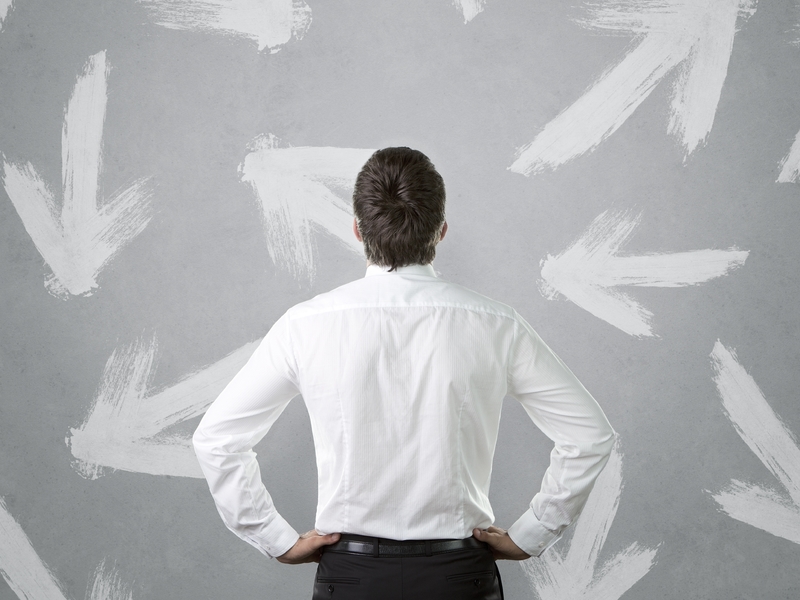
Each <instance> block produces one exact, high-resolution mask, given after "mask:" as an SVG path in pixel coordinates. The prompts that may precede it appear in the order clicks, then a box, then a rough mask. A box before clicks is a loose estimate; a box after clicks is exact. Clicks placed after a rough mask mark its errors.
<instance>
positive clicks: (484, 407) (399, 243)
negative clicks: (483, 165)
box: [194, 148, 614, 600]
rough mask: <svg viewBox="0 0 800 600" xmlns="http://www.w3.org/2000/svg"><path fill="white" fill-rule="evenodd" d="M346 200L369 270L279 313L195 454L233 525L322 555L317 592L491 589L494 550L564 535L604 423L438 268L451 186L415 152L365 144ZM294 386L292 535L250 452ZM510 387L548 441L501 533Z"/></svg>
mask: <svg viewBox="0 0 800 600" xmlns="http://www.w3.org/2000/svg"><path fill="white" fill-rule="evenodd" d="M353 208H354V212H355V219H354V222H353V232H354V234H355V236H356V238H358V240H359V241H362V242H363V244H364V250H365V253H366V256H367V259H368V262H367V272H366V276H365V277H364V278H363V279H360V280H357V281H354V282H351V283H349V284H346V285H343V286H341V287H339V288H336V289H334V290H333V291H331V292H328V293H326V294H321V295H319V296H316V297H315V298H312V299H311V300H308V301H306V302H302V303H300V304H298V305H296V306H294V307H292V308H291V309H289V310H288V311H287V312H286V313H285V314H284V315H283V316H282V317H281V318H280V319H278V321H277V322H276V323H275V324H274V325H273V327H272V328H271V329H270V331H269V333H268V334H267V335H266V337H265V338H264V340H263V341H262V342H261V344H260V345H259V346H258V348H257V349H256V351H255V353H254V354H253V356H252V357H251V358H250V360H249V361H248V363H247V364H246V365H245V366H244V367H243V368H242V370H241V371H240V372H239V373H238V374H237V375H236V377H234V379H233V380H232V381H231V382H230V384H229V385H228V386H227V387H226V388H225V390H224V391H223V392H222V393H221V394H220V396H219V398H217V400H216V401H215V402H214V404H212V406H211V407H210V408H209V410H208V412H207V413H206V415H205V416H204V417H203V420H202V421H201V423H200V425H199V427H198V428H197V431H196V432H195V435H194V446H195V450H196V452H197V457H198V459H199V461H200V465H201V467H202V468H203V472H204V473H205V476H206V478H207V479H208V483H209V487H210V489H211V493H212V495H213V497H214V500H215V502H216V504H217V508H218V510H219V513H220V515H221V516H222V519H223V521H224V522H225V524H226V525H227V526H228V527H229V528H230V529H231V530H232V531H233V532H234V533H236V535H238V536H239V537H241V538H242V539H244V540H245V541H247V542H249V543H250V544H252V545H253V546H255V547H256V548H258V549H259V550H260V551H261V552H263V553H264V554H266V555H268V556H271V557H276V558H277V559H278V560H279V561H280V562H283V563H302V562H311V561H316V562H319V566H318V569H317V577H316V581H315V585H314V595H313V598H314V599H315V600H317V599H321V598H332V597H333V598H342V599H377V600H395V599H397V600H399V599H402V598H414V599H415V600H428V599H433V598H446V599H449V598H487V599H489V598H491V599H498V598H502V597H503V596H502V584H501V582H500V575H499V571H498V570H497V567H496V565H495V560H497V559H509V560H524V559H526V558H529V557H530V556H538V555H539V554H541V553H542V552H543V551H544V550H545V549H547V548H548V547H549V546H550V545H551V544H553V543H554V542H555V541H556V540H557V539H558V538H559V537H560V536H561V534H562V532H563V530H564V529H565V528H566V527H567V526H568V525H569V524H570V523H571V522H572V521H574V519H575V518H576V517H577V515H578V514H579V513H580V511H581V509H582V508H583V505H584V503H585V502H586V498H587V496H588V494H589V492H590V490H591V488H592V486H593V485H594V481H595V479H596V478H597V476H598V474H599V473H600V471H601V470H602V468H603V466H604V465H605V463H606V461H607V460H608V455H609V453H610V451H611V446H612V444H613V439H614V431H613V429H612V428H611V426H610V425H609V423H608V421H607V420H606V418H605V415H604V414H603V411H602V410H601V409H600V407H599V406H598V405H597V403H596V402H595V401H594V399H593V398H592V397H591V395H590V394H589V393H588V392H587V391H586V390H585V389H584V387H583V386H582V385H581V384H580V382H579V381H578V380H577V379H576V378H575V376H574V375H573V374H572V373H571V372H570V371H569V369H568V368H567V367H566V366H565V365H564V364H563V363H562V362H561V361H560V360H559V359H558V358H557V357H556V356H555V354H553V352H552V351H551V350H550V349H549V348H548V347H547V346H546V345H545V343H544V342H543V341H542V340H541V339H540V338H539V336H538V335H537V334H536V333H535V332H534V330H533V329H532V328H531V327H530V325H528V323H526V322H525V320H524V319H523V318H522V317H521V316H519V315H518V314H517V313H516V311H514V310H513V309H512V308H510V307H508V306H506V305H504V304H501V303H499V302H495V301H493V300H490V299H489V298H486V297H484V296H482V295H480V294H477V293H475V292H472V291H470V290H468V289H466V288H463V287H461V286H458V285H454V284H452V283H448V282H446V281H443V280H441V279H439V278H437V277H436V274H435V273H434V270H433V267H432V266H431V261H432V260H433V258H434V255H435V248H436V244H437V243H438V242H439V241H440V240H441V239H443V238H444V236H445V234H446V233H447V223H446V222H445V210H444V209H445V189H444V182H443V181H442V178H441V177H440V175H439V173H438V172H437V171H436V169H435V168H434V166H433V165H432V164H431V162H430V161H429V160H428V158H427V157H426V156H425V155H424V154H422V153H421V152H418V151H416V150H411V149H409V148H386V149H384V150H379V151H377V152H376V153H375V154H373V156H372V157H371V158H370V159H369V160H368V161H367V163H366V164H365V165H364V167H363V169H362V170H361V172H360V173H359V175H358V178H357V180H356V185H355V191H354V194H353ZM297 394H302V396H303V400H304V401H305V403H306V406H307V408H308V413H309V416H310V417H311V427H312V432H313V436H314V443H315V448H316V457H317V470H318V476H319V496H318V505H317V515H316V523H315V529H314V530H312V531H310V532H308V533H306V534H304V535H302V536H298V534H297V532H296V531H295V530H294V529H293V528H292V526H291V525H289V524H288V523H287V522H286V521H285V520H284V519H283V518H282V517H281V516H280V514H279V513H278V512H277V510H276V509H275V507H274V506H273V504H272V500H271V498H270V496H269V494H268V493H267V490H266V489H265V488H264V485H263V483H262V482H261V477H260V473H259V468H258V463H257V462H256V457H255V453H254V452H253V451H252V448H253V446H254V445H255V444H256V443H257V442H258V441H259V440H261V439H262V437H263V436H264V435H265V434H266V433H267V431H268V430H269V428H270V427H271V426H272V424H273V423H274V422H275V420H276V419H277V418H278V416H279V415H280V413H281V412H282V411H283V409H284V408H285V407H286V405H287V404H288V402H289V401H290V400H291V399H292V398H293V397H294V396H295V395H297ZM506 395H511V396H513V397H515V398H516V399H517V400H519V401H520V402H521V403H522V405H523V407H524V408H525V410H526V411H527V413H528V414H529V415H530V417H531V419H532V420H533V422H534V423H535V424H536V425H537V426H538V427H539V428H540V429H541V430H542V431H543V432H544V433H545V434H546V435H547V436H548V437H550V438H551V439H552V440H553V441H554V442H555V447H554V449H553V451H552V453H551V461H550V467H549V468H548V469H547V472H546V473H545V476H544V480H543V482H542V487H541V491H540V492H539V493H538V494H536V496H534V498H533V501H532V502H531V505H530V508H529V509H528V510H527V511H526V512H525V513H524V514H523V515H522V516H521V517H520V518H519V519H518V520H517V521H516V523H514V524H513V525H512V526H511V528H510V529H509V530H508V531H506V530H504V529H500V528H497V527H494V526H493V522H494V516H493V514H492V508H491V506H490V504H489V499H488V492H489V479H490V476H491V467H492V457H493V454H494V448H495V442H496V440H497V434H498V427H499V421H500V408H501V405H502V402H503V398H504V396H506Z"/></svg>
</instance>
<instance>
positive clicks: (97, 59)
mask: <svg viewBox="0 0 800 600" xmlns="http://www.w3.org/2000/svg"><path fill="white" fill-rule="evenodd" d="M107 75H108V67H107V65H106V53H105V51H103V52H98V53H97V54H95V55H94V56H92V57H90V58H89V61H88V62H87V64H86V69H85V71H84V73H82V74H81V75H80V76H79V77H78V80H77V83H76V84H75V89H74V90H73V92H72V96H71V97H70V100H69V102H68V104H67V108H66V111H65V115H64V127H63V131H62V136H61V143H62V147H61V154H62V180H63V181H62V183H63V204H62V206H61V209H60V211H59V207H58V204H57V202H56V199H55V196H54V195H53V193H52V192H51V191H50V189H49V187H48V186H47V185H46V184H45V182H44V181H42V179H41V177H40V176H39V175H38V173H37V172H36V170H35V169H34V167H33V165H31V164H30V163H23V164H13V163H8V162H6V161H5V159H3V167H4V177H3V185H4V186H5V189H6V192H7V193H8V196H9V198H11V201H12V203H13V204H14V207H15V208H16V210H17V213H18V214H19V216H20V219H21V220H22V223H23V225H24V226H25V229H26V230H27V232H28V234H29V235H30V236H31V239H32V240H33V243H34V244H35V246H36V248H37V249H38V250H39V253H40V254H41V255H42V257H43V258H44V260H45V261H46V262H47V264H48V265H49V267H50V269H51V270H52V274H51V275H48V276H47V278H46V281H45V285H46V287H47V288H48V290H49V291H50V292H51V293H52V294H54V295H56V296H59V297H64V298H65V297H66V296H67V295H68V294H75V295H79V294H81V295H88V294H91V293H92V291H93V290H95V289H96V288H97V283H96V278H97V275H98V273H99V272H100V270H101V269H102V268H103V267H104V266H105V265H106V264H107V263H108V262H109V261H110V260H111V259H112V257H113V256H114V255H115V254H116V253H117V252H118V251H119V250H120V249H121V248H122V247H123V246H125V245H126V244H127V243H128V242H130V241H131V240H132V239H133V238H134V237H136V236H137V235H138V234H139V233H141V232H142V230H143V229H144V228H145V226H146V225H147V223H148V222H149V220H150V218H151V203H150V200H151V196H152V191H151V189H150V186H149V179H148V178H143V179H139V180H137V181H135V182H134V183H133V184H132V185H130V186H129V187H127V188H125V189H121V190H118V191H117V192H116V193H115V194H113V195H112V196H111V198H109V199H108V200H107V201H106V202H105V203H103V204H102V205H101V206H100V207H98V179H99V176H100V172H101V170H102V139H103V122H104V120H105V113H106V100H107V94H106V78H107Z"/></svg>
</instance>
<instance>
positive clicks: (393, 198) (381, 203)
mask: <svg viewBox="0 0 800 600" xmlns="http://www.w3.org/2000/svg"><path fill="white" fill-rule="evenodd" d="M444 203H445V191H444V181H443V180H442V177H441V175H439V173H438V172H437V171H436V168H435V167H434V166H433V163H431V161H430V159H428V157H427V156H425V155H424V154H423V153H422V152H420V151H418V150H412V149H411V148H384V149H383V150H378V151H377V152H375V154H373V155H372V156H371V157H370V158H369V160H368V161H367V162H366V164H365V165H364V166H363V167H362V169H361V172H360V173H359V174H358V177H357V178H356V185H355V190H354V192H353V212H354V213H355V216H356V220H357V222H358V230H359V232H360V233H361V238H362V240H363V242H364V252H365V253H366V255H367V259H368V260H369V261H370V262H371V263H373V264H376V265H380V266H384V267H391V268H390V270H393V269H396V268H397V267H403V266H406V265H414V264H423V265H424V264H427V263H429V262H431V261H432V260H433V258H434V256H435V255H436V244H437V242H438V241H439V236H440V234H441V230H442V225H443V224H444V218H445V215H444Z"/></svg>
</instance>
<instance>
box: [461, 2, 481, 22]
mask: <svg viewBox="0 0 800 600" xmlns="http://www.w3.org/2000/svg"><path fill="white" fill-rule="evenodd" d="M453 4H454V5H455V7H456V8H459V9H461V12H462V14H463V15H464V23H469V22H470V21H472V19H474V18H475V17H477V16H478V14H479V13H482V12H483V7H484V6H485V5H486V0H453Z"/></svg>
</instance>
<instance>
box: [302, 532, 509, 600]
mask: <svg viewBox="0 0 800 600" xmlns="http://www.w3.org/2000/svg"><path fill="white" fill-rule="evenodd" d="M381 542H383V543H390V541H389V540H383V539H382V540H381ZM312 598H313V600H462V599H463V600H502V598H503V584H502V582H501V581H500V572H499V571H498V569H497V565H496V564H495V560H494V557H493V556H492V552H491V550H489V548H488V546H485V547H482V548H466V549H462V550H456V551H453V552H443V553H441V554H433V555H431V556H408V557H405V556H372V555H368V554H350V553H344V552H337V551H332V550H329V549H326V547H323V551H322V557H321V558H320V561H319V566H318V567H317V576H316V579H315V580H314V595H313V597H312Z"/></svg>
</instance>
